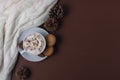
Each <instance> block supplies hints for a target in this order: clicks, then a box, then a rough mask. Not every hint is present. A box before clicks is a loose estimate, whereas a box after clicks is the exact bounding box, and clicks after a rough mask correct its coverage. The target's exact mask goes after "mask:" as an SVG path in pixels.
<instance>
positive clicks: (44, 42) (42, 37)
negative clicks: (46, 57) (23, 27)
mask: <svg viewBox="0 0 120 80" xmlns="http://www.w3.org/2000/svg"><path fill="white" fill-rule="evenodd" d="M34 33H35V34H39V36H40V38H41V39H42V41H43V42H42V44H43V46H42V47H41V50H39V52H37V53H30V52H28V51H27V50H26V48H25V47H24V43H25V39H26V38H27V37H28V36H29V35H30V34H34ZM45 47H46V40H45V37H44V36H43V35H42V34H41V33H38V32H31V33H29V34H26V35H25V38H24V39H23V49H24V50H23V51H22V52H21V53H24V52H27V53H29V54H31V55H39V54H41V53H42V52H43V51H44V50H45Z"/></svg>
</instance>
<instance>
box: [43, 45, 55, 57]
mask: <svg viewBox="0 0 120 80" xmlns="http://www.w3.org/2000/svg"><path fill="white" fill-rule="evenodd" d="M53 51H54V48H53V47H48V48H47V49H46V50H45V51H44V52H43V54H44V55H45V56H51V55H52V54H53Z"/></svg>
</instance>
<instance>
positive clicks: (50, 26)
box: [43, 18, 59, 32]
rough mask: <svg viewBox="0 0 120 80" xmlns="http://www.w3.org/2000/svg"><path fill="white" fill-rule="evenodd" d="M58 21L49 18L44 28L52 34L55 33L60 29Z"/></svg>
mask: <svg viewBox="0 0 120 80" xmlns="http://www.w3.org/2000/svg"><path fill="white" fill-rule="evenodd" d="M58 25H59V23H58V21H57V19H55V18H48V20H47V21H46V22H45V23H44V25H43V26H44V28H45V29H47V30H48V31H50V32H55V31H56V30H57V28H58Z"/></svg>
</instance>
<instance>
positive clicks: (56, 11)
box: [49, 5, 64, 20]
mask: <svg viewBox="0 0 120 80" xmlns="http://www.w3.org/2000/svg"><path fill="white" fill-rule="evenodd" d="M49 16H50V18H56V19H58V20H60V19H63V17H64V11H63V8H62V6H61V5H55V6H54V7H53V8H52V9H51V10H50V12H49Z"/></svg>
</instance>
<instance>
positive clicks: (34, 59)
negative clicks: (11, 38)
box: [18, 27, 49, 62]
mask: <svg viewBox="0 0 120 80" xmlns="http://www.w3.org/2000/svg"><path fill="white" fill-rule="evenodd" d="M31 32H38V33H41V34H42V35H43V36H44V37H45V36H46V35H48V34H49V33H48V32H47V31H46V30H44V29H42V28H38V27H36V28H31V29H28V30H25V31H24V32H23V33H21V35H20V37H19V38H18V43H20V42H22V41H23V40H24V38H25V36H26V35H27V34H29V33H31ZM18 51H19V52H20V54H21V55H22V57H24V58H25V59H26V60H28V61H31V62H38V61H42V60H44V59H46V58H47V56H45V57H40V56H37V55H30V54H29V53H27V52H24V53H23V50H22V49H20V48H19V47H18Z"/></svg>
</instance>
